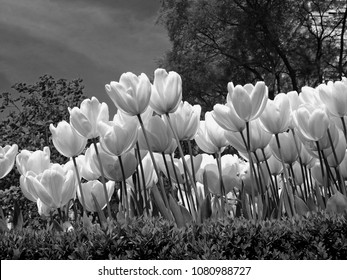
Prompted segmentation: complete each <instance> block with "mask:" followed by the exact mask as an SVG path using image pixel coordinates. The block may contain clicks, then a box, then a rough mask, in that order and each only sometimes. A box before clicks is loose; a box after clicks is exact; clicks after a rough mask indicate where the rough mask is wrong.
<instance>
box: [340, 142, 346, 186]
mask: <svg viewBox="0 0 347 280" xmlns="http://www.w3.org/2000/svg"><path fill="white" fill-rule="evenodd" d="M344 155H345V156H344V158H343V160H342V161H341V163H340V165H339V169H340V174H341V176H342V177H343V179H344V180H347V149H346V150H345V152H344Z"/></svg>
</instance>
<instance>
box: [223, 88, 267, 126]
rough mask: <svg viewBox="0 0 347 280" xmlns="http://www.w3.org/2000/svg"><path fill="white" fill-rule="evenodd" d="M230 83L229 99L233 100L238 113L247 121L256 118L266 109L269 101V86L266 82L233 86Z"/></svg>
mask: <svg viewBox="0 0 347 280" xmlns="http://www.w3.org/2000/svg"><path fill="white" fill-rule="evenodd" d="M232 87H233V86H232V84H229V85H228V91H229V99H228V100H229V101H231V103H232V105H233V107H234V108H235V111H236V113H237V115H238V116H239V117H240V119H242V120H243V121H245V122H248V121H251V120H255V119H256V118H258V117H259V116H260V115H261V114H262V112H263V110H264V109H265V106H266V103H267V101H268V88H267V86H266V85H265V83H264V82H257V83H256V85H255V86H253V85H252V84H246V85H244V86H243V87H242V86H241V85H237V86H236V87H235V88H232Z"/></svg>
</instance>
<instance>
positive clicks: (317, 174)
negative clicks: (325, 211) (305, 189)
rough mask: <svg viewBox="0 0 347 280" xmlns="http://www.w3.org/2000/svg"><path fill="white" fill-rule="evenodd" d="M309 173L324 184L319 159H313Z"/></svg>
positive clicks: (319, 182)
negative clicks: (313, 162)
mask: <svg viewBox="0 0 347 280" xmlns="http://www.w3.org/2000/svg"><path fill="white" fill-rule="evenodd" d="M311 174H312V177H313V179H314V180H315V181H316V182H317V183H318V184H320V185H322V186H324V185H325V184H324V176H323V174H322V168H321V165H320V163H319V161H315V164H314V165H313V167H312V168H311Z"/></svg>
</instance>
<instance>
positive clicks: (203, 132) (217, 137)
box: [195, 112, 228, 154]
mask: <svg viewBox="0 0 347 280" xmlns="http://www.w3.org/2000/svg"><path fill="white" fill-rule="evenodd" d="M224 132H225V130H224V129H223V128H221V127H220V126H218V125H217V123H216V121H215V120H214V119H213V117H212V115H211V112H206V113H205V121H200V127H199V129H198V132H197V134H196V135H195V141H196V143H197V145H198V146H199V148H200V149H202V150H203V151H204V152H206V153H210V154H214V153H217V152H219V151H222V150H224V148H225V147H226V146H227V145H228V142H227V140H226V138H225V137H224Z"/></svg>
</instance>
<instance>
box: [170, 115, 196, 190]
mask: <svg viewBox="0 0 347 280" xmlns="http://www.w3.org/2000/svg"><path fill="white" fill-rule="evenodd" d="M166 118H167V122H168V124H169V126H170V129H171V131H172V133H173V135H174V137H175V139H176V142H177V147H178V151H179V153H180V157H181V159H182V163H183V168H184V169H185V170H186V172H187V174H188V177H189V180H190V183H191V185H192V186H193V188H194V191H195V194H197V188H196V184H195V181H194V178H193V176H192V174H191V173H190V171H189V169H188V165H187V162H186V160H185V158H184V154H183V151H182V147H181V143H180V140H179V139H178V136H177V133H176V131H175V129H174V128H173V126H172V123H171V119H170V116H169V114H166ZM187 184H188V182H187Z"/></svg>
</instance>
